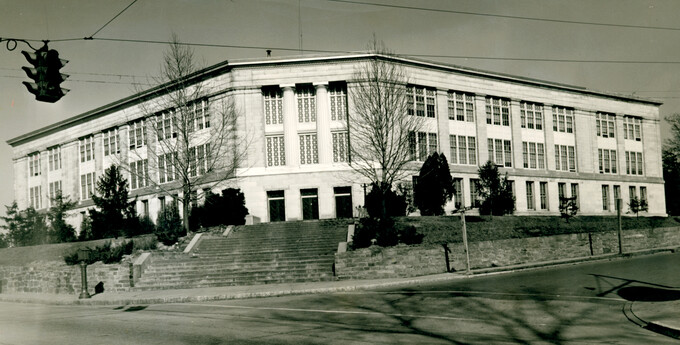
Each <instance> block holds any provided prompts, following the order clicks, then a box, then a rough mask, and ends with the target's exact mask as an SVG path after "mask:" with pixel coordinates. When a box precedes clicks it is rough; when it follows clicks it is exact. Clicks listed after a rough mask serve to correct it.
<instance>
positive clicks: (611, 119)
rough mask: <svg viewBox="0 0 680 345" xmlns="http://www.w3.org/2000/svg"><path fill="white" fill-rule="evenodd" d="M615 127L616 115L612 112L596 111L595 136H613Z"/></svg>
mask: <svg viewBox="0 0 680 345" xmlns="http://www.w3.org/2000/svg"><path fill="white" fill-rule="evenodd" d="M615 128H616V117H615V116H614V114H607V113H597V114H595V129H596V131H597V136H599V137H603V138H614V137H615V135H614V132H616V130H615Z"/></svg>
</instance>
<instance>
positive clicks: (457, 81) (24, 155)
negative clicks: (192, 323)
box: [8, 53, 666, 223]
mask: <svg viewBox="0 0 680 345" xmlns="http://www.w3.org/2000/svg"><path fill="white" fill-rule="evenodd" d="M376 57H377V58H380V59H385V60H390V61H392V62H393V63H396V64H401V65H403V67H404V68H405V71H406V74H407V75H408V76H409V81H408V84H407V90H408V93H409V100H410V103H411V107H410V110H409V112H410V113H412V116H421V117H423V119H424V120H423V121H424V122H425V125H424V127H423V130H422V132H418V133H414V134H413V136H412V140H411V143H410V145H409V146H410V147H408V148H404V149H408V150H410V152H411V154H412V157H413V160H414V163H412V164H410V165H409V169H412V170H413V175H417V174H418V169H419V166H420V164H419V162H420V163H422V161H424V160H425V158H426V157H427V155H428V154H429V153H431V152H434V151H438V152H443V153H444V154H445V155H446V157H447V160H448V162H449V164H450V170H451V173H452V175H453V177H454V181H455V185H456V195H455V197H454V200H453V201H452V206H451V207H459V206H461V205H465V206H474V204H475V203H476V202H477V201H476V200H477V197H476V194H477V188H476V185H475V181H476V179H477V178H478V175H477V169H478V167H479V166H480V165H482V164H484V163H485V162H486V161H488V160H490V161H492V162H494V163H495V164H496V165H498V166H499V167H500V171H501V172H503V173H504V172H507V173H508V176H509V179H510V180H512V181H513V182H512V183H513V191H514V194H515V198H516V214H525V215H542V214H545V215H553V214H559V200H560V197H572V196H576V197H577V203H578V206H579V209H580V211H579V214H583V215H586V214H587V215H611V214H616V209H615V199H616V198H621V199H623V204H624V209H623V211H624V212H625V211H627V210H628V207H627V204H628V202H629V200H630V199H632V198H633V197H637V198H639V199H644V200H646V201H647V203H648V204H649V211H648V212H647V213H646V214H648V215H666V210H665V200H664V181H663V177H662V176H663V175H662V164H661V145H662V143H661V138H660V119H659V106H660V105H661V103H659V102H657V101H653V100H647V99H640V98H637V97H632V96H622V95H616V94H610V93H604V92H596V91H591V90H587V89H583V88H579V87H573V86H568V85H562V84H557V83H551V82H544V81H537V80H531V79H526V78H521V77H515V76H508V75H502V74H497V73H491V72H484V71H478V70H472V69H467V68H462V67H457V66H451V65H445V64H440V63H432V62H426V61H420V60H414V59H408V58H402V57H392V56H382V55H375V54H360V53H357V54H348V55H329V56H303V57H284V58H267V59H263V60H243V61H227V62H223V63H220V64H217V65H215V66H212V67H209V68H206V69H204V70H202V71H199V72H198V73H196V74H195V75H194V76H193V78H194V80H195V82H196V83H204V84H206V85H211V87H212V89H213V90H217V91H216V92H214V93H213V95H212V96H210V97H208V98H206V99H204V100H201V102H200V104H199V105H196V107H197V110H196V111H197V113H200V114H201V115H200V116H197V117H196V121H202V122H201V123H200V125H199V123H198V122H197V124H196V126H197V127H196V128H197V130H209V126H210V124H209V123H210V116H211V107H213V106H214V104H217V103H218V101H219V99H220V98H221V97H233V100H234V102H235V104H236V108H237V110H238V113H239V117H238V124H239V128H240V129H241V130H240V135H245V136H249V138H251V140H249V145H248V147H247V148H246V150H247V151H246V155H245V160H244V162H243V164H242V165H241V166H240V167H239V169H238V170H237V178H236V179H233V180H229V181H225V182H224V183H223V184H222V185H219V186H212V188H213V190H214V191H219V190H220V189H222V188H224V187H227V186H238V187H239V188H241V189H242V191H243V192H244V194H245V197H246V206H247V207H248V209H249V211H250V214H251V215H253V216H254V217H257V218H259V219H260V220H261V221H264V222H267V221H279V220H296V219H315V218H335V217H349V216H352V215H353V213H355V212H356V209H355V208H356V206H360V205H363V199H364V193H365V187H364V183H366V182H367V181H365V180H363V179H362V178H361V177H359V176H358V175H357V174H356V173H353V171H352V169H351V167H350V166H349V165H348V164H351V157H350V154H349V149H348V145H349V144H350V143H349V140H351V139H350V138H351V133H349V130H348V128H349V126H348V118H349V114H350V112H351V111H352V104H353V103H352V97H351V95H352V89H353V87H355V85H356V81H355V80H354V75H355V72H356V70H357V68H359V66H360V65H361V64H363V63H366V62H367V61H368V60H369V59H370V58H376ZM152 91H154V90H150V91H148V92H143V93H140V94H137V95H133V96H131V97H128V98H125V99H122V100H120V101H117V102H114V103H111V104H108V105H105V106H103V107H101V108H98V109H95V110H93V111H90V112H87V113H84V114H81V115H78V116H75V117H73V118H70V119H67V120H65V121H62V122H59V123H56V124H53V125H50V126H48V127H45V128H42V129H39V130H37V131H34V132H31V133H27V134H24V135H21V136H19V137H17V138H14V139H11V140H9V141H8V143H9V144H10V145H11V146H12V147H13V152H14V157H13V162H14V194H15V198H16V200H17V203H18V205H19V207H20V208H26V207H28V206H33V207H35V208H36V209H45V208H47V207H49V206H50V197H51V196H53V195H54V193H55V192H56V190H58V189H61V190H62V191H63V192H64V194H65V195H69V196H70V197H71V200H76V201H78V206H77V209H76V210H75V212H77V213H80V214H84V213H85V212H86V210H87V209H88V208H91V207H93V203H92V200H91V195H92V194H93V193H94V189H95V184H96V180H97V178H99V176H101V175H102V173H103V171H104V169H105V168H106V167H108V166H109V165H110V164H112V163H114V162H115V160H114V159H113V158H112V157H114V156H115V157H121V156H122V157H123V159H125V160H127V161H129V162H130V168H131V169H134V171H138V172H139V174H129V173H128V174H127V176H128V178H129V182H130V187H131V196H133V197H137V206H138V211H139V213H140V214H147V215H149V216H150V217H151V218H152V219H155V217H156V214H157V212H158V210H160V209H161V208H162V207H163V205H165V203H168V202H173V200H177V198H178V196H179V195H181V193H182V192H181V190H179V189H178V190H177V191H176V193H170V194H168V193H166V192H161V191H160V189H159V188H157V186H158V185H163V184H164V183H171V182H169V181H167V179H166V178H165V176H164V175H163V173H159V171H162V169H157V168H158V164H163V163H162V162H160V163H159V162H158V160H156V161H153V160H146V159H139V158H134V157H141V156H143V154H142V155H141V156H140V154H139V153H140V152H142V153H143V152H145V150H150V149H153V147H154V144H153V142H154V141H156V140H159V139H158V138H155V136H154V135H147V128H149V127H148V126H153V125H155V124H156V123H159V120H160V121H161V122H162V119H159V118H151V117H149V116H146V115H145V112H144V111H142V109H143V108H144V107H143V106H142V105H143V104H144V102H149V98H150V97H151V96H150V95H153V94H154V93H153V92H152ZM156 91H157V90H156ZM154 92H155V91H154ZM197 150H200V148H197ZM133 151H134V152H135V155H134V157H133V156H132V152H133ZM134 160H137V161H136V162H132V161H134ZM147 171H148V172H147ZM154 171H155V172H154ZM134 175H137V176H134ZM139 176H144V178H139ZM404 182H405V183H406V184H408V183H409V182H411V181H410V180H409V181H404ZM203 188H205V187H204V186H199V188H198V191H203ZM180 207H181V205H180ZM76 218H77V217H76ZM77 222H79V220H76V221H74V223H77Z"/></svg>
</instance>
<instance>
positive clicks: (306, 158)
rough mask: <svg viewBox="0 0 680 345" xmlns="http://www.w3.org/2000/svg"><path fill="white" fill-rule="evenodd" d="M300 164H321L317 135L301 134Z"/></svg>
mask: <svg viewBox="0 0 680 345" xmlns="http://www.w3.org/2000/svg"><path fill="white" fill-rule="evenodd" d="M299 137H300V164H317V163H319V150H318V146H317V142H316V134H300V136H299Z"/></svg>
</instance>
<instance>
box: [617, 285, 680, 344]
mask: <svg viewBox="0 0 680 345" xmlns="http://www.w3.org/2000/svg"><path fill="white" fill-rule="evenodd" d="M679 293H680V291H679ZM627 307H628V308H629V310H630V312H631V314H632V316H633V317H634V318H635V319H634V320H631V321H633V322H635V323H637V324H638V325H639V326H641V327H643V328H646V329H649V330H651V331H654V332H657V333H661V334H664V335H667V336H669V337H673V338H676V339H680V300H674V301H661V302H643V301H635V302H630V304H629V306H627Z"/></svg>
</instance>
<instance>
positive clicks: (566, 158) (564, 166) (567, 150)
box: [555, 145, 576, 172]
mask: <svg viewBox="0 0 680 345" xmlns="http://www.w3.org/2000/svg"><path fill="white" fill-rule="evenodd" d="M555 170H562V171H571V172H576V150H575V149H574V147H573V146H566V145H555Z"/></svg>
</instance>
